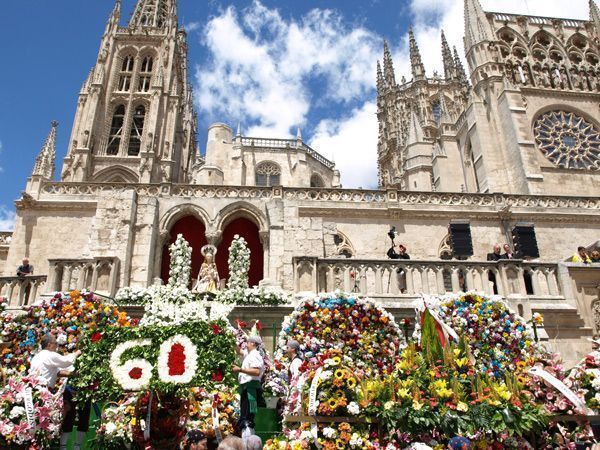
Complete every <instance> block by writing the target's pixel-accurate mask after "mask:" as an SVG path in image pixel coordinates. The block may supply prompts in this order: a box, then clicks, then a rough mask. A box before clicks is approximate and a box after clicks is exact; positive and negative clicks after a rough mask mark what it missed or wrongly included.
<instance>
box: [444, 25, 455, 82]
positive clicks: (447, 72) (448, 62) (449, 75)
mask: <svg viewBox="0 0 600 450" xmlns="http://www.w3.org/2000/svg"><path fill="white" fill-rule="evenodd" d="M442 61H443V62H444V77H445V78H446V80H453V79H454V78H456V67H455V65H454V58H453V57H452V51H451V50H450V46H449V45H448V41H446V36H445V35H444V30H442Z"/></svg>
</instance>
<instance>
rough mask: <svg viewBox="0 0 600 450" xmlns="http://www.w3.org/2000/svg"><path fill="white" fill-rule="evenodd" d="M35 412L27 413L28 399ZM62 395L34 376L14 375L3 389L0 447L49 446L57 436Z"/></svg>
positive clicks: (1, 396) (0, 390)
mask: <svg viewBox="0 0 600 450" xmlns="http://www.w3.org/2000/svg"><path fill="white" fill-rule="evenodd" d="M28 395H30V396H31V406H32V409H31V410H30V411H29V416H28V412H27V402H26V400H25V399H26V397H27V396H28ZM61 411H62V396H61V395H54V394H52V393H51V392H50V391H49V390H48V388H46V386H44V385H43V384H41V383H40V382H39V380H38V379H37V378H35V377H20V376H14V377H12V378H10V379H9V381H8V384H7V385H6V386H2V387H1V388H0V447H1V448H12V446H13V445H15V446H25V445H27V446H29V445H31V446H32V447H31V448H44V447H48V446H49V445H50V443H51V442H52V441H53V440H54V439H55V438H57V437H58V435H59V433H60V425H61V420H62V414H61Z"/></svg>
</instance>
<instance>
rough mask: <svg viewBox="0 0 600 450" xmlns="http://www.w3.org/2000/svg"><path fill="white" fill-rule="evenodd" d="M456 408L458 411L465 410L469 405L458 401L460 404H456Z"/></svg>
mask: <svg viewBox="0 0 600 450" xmlns="http://www.w3.org/2000/svg"><path fill="white" fill-rule="evenodd" d="M456 409H457V410H458V411H462V412H465V411H467V410H468V409H469V405H467V404H466V403H465V402H458V404H457V405H456Z"/></svg>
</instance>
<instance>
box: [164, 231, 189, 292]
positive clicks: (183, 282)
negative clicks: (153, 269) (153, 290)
mask: <svg viewBox="0 0 600 450" xmlns="http://www.w3.org/2000/svg"><path fill="white" fill-rule="evenodd" d="M169 252H170V254H171V266H170V269H169V286H171V287H176V286H181V287H188V286H189V284H190V276H191V274H192V248H191V247H190V244H188V242H187V241H186V240H185V239H184V237H183V235H182V234H178V235H177V239H176V240H175V242H174V243H173V244H171V246H170V247H169Z"/></svg>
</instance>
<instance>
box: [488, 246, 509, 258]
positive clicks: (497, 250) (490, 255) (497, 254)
mask: <svg viewBox="0 0 600 450" xmlns="http://www.w3.org/2000/svg"><path fill="white" fill-rule="evenodd" d="M501 259H506V257H505V256H504V255H503V254H502V253H500V244H496V245H494V251H493V252H492V253H488V254H487V260H488V261H499V260H501Z"/></svg>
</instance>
